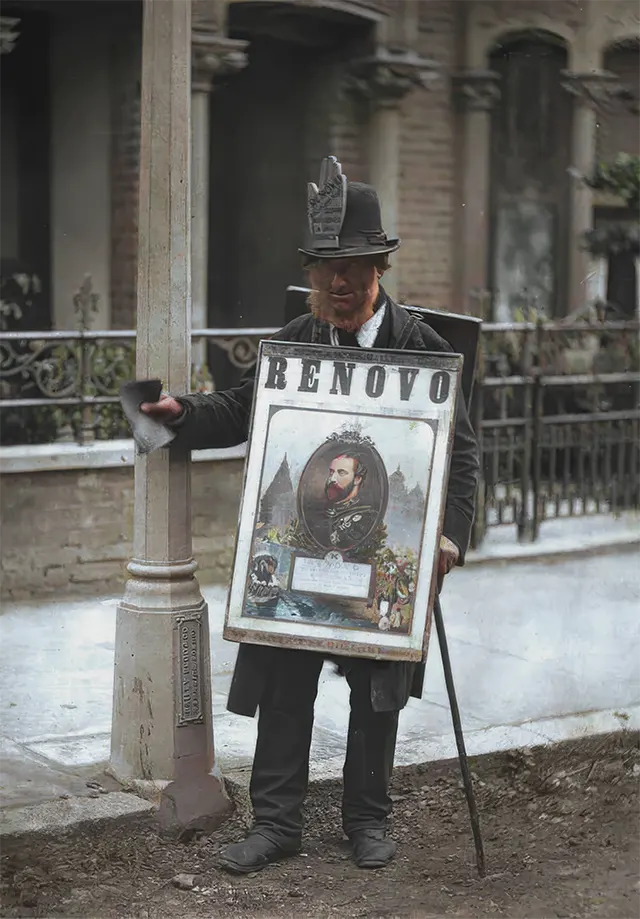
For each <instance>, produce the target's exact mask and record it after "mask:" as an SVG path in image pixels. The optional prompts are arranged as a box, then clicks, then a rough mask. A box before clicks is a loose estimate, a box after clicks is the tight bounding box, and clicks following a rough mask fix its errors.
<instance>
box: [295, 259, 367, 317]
mask: <svg viewBox="0 0 640 919" xmlns="http://www.w3.org/2000/svg"><path fill="white" fill-rule="evenodd" d="M309 285H310V287H311V294H310V296H309V304H310V306H311V311H312V312H313V314H314V316H316V317H317V318H319V319H325V320H326V321H328V322H331V323H333V325H336V326H338V327H339V328H341V329H346V331H350V332H355V331H357V330H358V329H359V328H360V326H361V325H362V324H363V322H366V320H367V319H368V318H369V315H370V314H371V312H372V307H373V304H374V303H375V300H376V297H377V296H378V269H377V268H376V264H375V259H373V258H371V257H368V256H360V257H358V258H351V259H348V258H327V259H325V258H323V259H318V261H316V262H314V263H313V265H312V266H311V267H310V268H309Z"/></svg>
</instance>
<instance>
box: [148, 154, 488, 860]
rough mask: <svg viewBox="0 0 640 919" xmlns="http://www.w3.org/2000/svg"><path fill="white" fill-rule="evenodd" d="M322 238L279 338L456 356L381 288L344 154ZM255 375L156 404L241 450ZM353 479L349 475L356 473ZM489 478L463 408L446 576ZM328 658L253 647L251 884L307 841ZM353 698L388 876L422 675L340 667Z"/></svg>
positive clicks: (172, 420) (245, 844)
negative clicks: (405, 736)
mask: <svg viewBox="0 0 640 919" xmlns="http://www.w3.org/2000/svg"><path fill="white" fill-rule="evenodd" d="M308 216H309V227H308V238H307V241H306V243H305V246H304V247H303V248H302V249H300V252H301V254H302V256H303V265H304V267H305V268H306V270H307V271H308V275H309V283H310V287H311V294H310V297H309V306H310V313H308V314H306V315H304V316H301V317H299V318H297V319H295V320H294V321H293V322H290V323H289V324H288V325H287V326H285V328H284V329H282V331H280V332H279V333H277V334H276V335H275V336H274V337H275V339H276V340H277V341H295V342H315V343H320V344H324V345H335V346H341V347H345V346H350V347H359V348H384V349H398V350H403V349H407V350H410V351H431V352H434V351H435V352H443V351H448V352H450V351H451V350H452V349H451V348H450V346H449V345H448V344H447V343H446V342H445V341H444V340H443V339H442V338H440V337H439V336H438V335H437V334H436V333H435V332H434V331H433V329H432V328H431V327H430V326H428V325H427V324H426V323H424V322H422V321H420V320H418V319H416V318H415V317H413V316H411V315H410V314H409V313H408V312H407V311H405V310H404V309H403V308H402V307H401V306H398V305H397V304H396V303H394V302H393V301H392V300H391V299H390V297H389V296H388V295H387V294H386V293H385V291H384V290H383V288H382V287H381V286H380V283H379V282H380V278H381V277H382V275H383V274H384V272H385V271H386V270H387V268H388V267H389V254H390V253H391V252H394V251H395V250H396V249H397V248H398V246H399V245H400V240H398V239H388V238H387V236H386V234H385V232H384V230H383V229H382V224H381V218H380V205H379V202H378V196H377V194H376V192H375V189H373V188H372V187H371V186H369V185H364V184H361V183H358V182H352V183H347V180H346V177H345V176H343V175H342V170H341V168H340V164H339V163H338V162H337V160H336V159H335V158H334V157H328V158H327V159H325V160H324V161H323V165H322V169H321V180H320V188H319V189H318V188H316V186H315V185H311V186H310V187H309V214H308ZM253 391H254V374H253V373H252V374H250V375H247V376H246V377H245V379H244V380H243V382H242V383H241V384H240V385H239V386H237V387H234V388H233V389H230V390H228V391H227V392H217V393H211V394H192V395H188V396H182V397H179V398H173V397H172V396H163V397H162V398H161V400H160V401H159V402H156V403H152V404H145V405H143V406H142V409H143V411H146V412H147V413H148V414H149V415H151V416H152V417H154V418H156V419H158V420H160V421H162V422H164V423H165V424H168V425H170V426H171V427H172V428H174V429H175V430H176V432H177V433H178V440H179V441H181V442H182V444H183V445H184V447H187V448H191V449H206V448H211V447H231V446H235V445H237V444H240V443H244V442H245V441H246V440H247V437H248V429H249V418H250V412H251V405H252V400H253ZM345 474H347V477H348V470H346V471H345ZM477 476H478V455H477V445H476V439H475V437H474V434H473V431H472V429H471V425H470V423H469V419H468V415H467V409H466V407H465V405H464V403H463V400H459V403H458V411H457V417H456V425H455V435H454V442H453V451H452V459H451V467H450V475H449V482H448V490H447V499H446V509H445V515H444V523H443V534H444V535H443V538H442V543H441V548H440V558H439V574H440V576H441V577H442V576H444V575H445V574H446V573H447V572H448V571H450V569H451V568H452V567H453V566H454V565H456V564H457V565H461V564H463V561H464V555H465V552H466V550H467V547H468V544H469V538H470V533H471V526H472V522H473V514H474V502H475V491H476V483H477ZM324 659H325V656H324V655H323V654H321V653H318V652H314V651H298V650H293V649H289V648H273V647H266V646H260V645H251V644H241V645H240V646H239V649H238V657H237V662H236V667H235V671H234V676H233V681H232V684H231V690H230V693H229V699H228V703H227V707H228V709H229V710H230V711H232V712H234V713H236V714H241V715H247V716H249V717H253V716H254V715H255V713H256V710H257V709H259V719H258V739H257V744H256V751H255V757H254V761H253V770H252V776H251V786H250V793H251V800H252V804H253V810H254V818H255V819H254V825H253V828H252V829H251V832H250V833H249V835H248V836H247V837H246V839H244V840H243V841H242V842H239V843H234V844H233V845H230V846H228V847H227V848H226V850H225V851H224V852H223V853H222V856H221V865H222V867H224V868H226V869H227V870H230V871H233V872H237V873H249V872H252V871H257V870H259V869H261V868H263V867H264V866H265V865H267V864H269V863H270V862H273V861H276V860H277V859H280V858H284V857H286V856H290V855H294V854H295V853H296V852H298V851H299V850H300V847H301V839H302V804H303V801H304V798H305V795H306V791H307V784H308V773H309V747H310V744H311V732H312V728H313V708H314V702H315V698H316V694H317V689H318V679H319V676H320V671H321V670H322V665H323V662H324ZM335 663H338V664H339V667H340V671H341V672H342V673H343V674H344V676H345V677H346V679H347V682H348V683H349V687H350V690H351V696H350V702H351V715H350V720H349V731H348V738H347V756H346V760H345V765H344V794H343V803H342V825H343V829H344V832H345V834H346V835H347V836H348V837H349V839H350V841H351V844H352V852H353V859H354V861H355V864H356V865H357V866H358V867H360V868H382V867H384V866H385V865H387V864H388V863H389V861H390V860H391V859H392V857H393V855H394V853H395V849H396V845H395V843H394V842H393V840H391V839H390V838H389V837H388V836H387V835H386V821H387V817H388V815H389V814H390V812H391V799H390V797H389V782H390V779H391V771H392V768H393V758H394V751H395V744H396V733H397V728H398V713H399V711H400V710H401V709H402V708H404V706H405V705H406V704H407V702H408V700H409V697H410V695H411V694H412V693H413V694H417V695H418V697H420V695H421V690H420V689H416V687H418V686H421V677H422V674H421V673H420V667H424V665H415V664H412V663H406V662H399V661H380V660H369V659H365V658H347V657H340V659H339V661H338V660H336V661H335Z"/></svg>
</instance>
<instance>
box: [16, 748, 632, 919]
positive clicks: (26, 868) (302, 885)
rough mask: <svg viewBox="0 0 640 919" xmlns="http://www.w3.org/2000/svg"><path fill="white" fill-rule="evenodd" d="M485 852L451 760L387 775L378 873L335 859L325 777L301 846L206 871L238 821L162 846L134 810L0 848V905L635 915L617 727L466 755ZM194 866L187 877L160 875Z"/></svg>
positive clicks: (167, 918) (199, 911) (627, 782)
mask: <svg viewBox="0 0 640 919" xmlns="http://www.w3.org/2000/svg"><path fill="white" fill-rule="evenodd" d="M472 768H473V773H474V778H475V786H476V792H477V796H478V805H479V809H480V814H481V819H482V826H483V834H484V842H485V849H486V858H487V876H486V877H485V878H484V879H482V880H481V879H479V878H478V877H477V874H476V869H475V855H474V849H473V843H472V838H471V832H470V827H469V820H468V814H467V810H466V803H465V799H464V796H463V793H462V791H461V785H460V782H459V776H458V773H457V764H456V763H448V764H437V765H436V764H426V765H423V766H414V767H411V768H408V769H399V770H397V771H396V773H395V775H394V783H393V785H394V787H393V795H394V800H395V810H394V815H393V820H392V824H391V833H392V835H393V837H394V838H395V839H397V841H398V843H399V848H398V855H397V857H396V859H395V861H394V862H392V864H391V865H390V866H389V867H388V868H386V869H385V870H383V871H374V872H371V871H369V872H366V871H360V870H358V869H357V868H355V867H354V866H353V864H352V863H351V861H350V859H349V854H348V848H347V844H346V842H345V841H344V840H343V839H342V834H341V832H340V829H339V827H340V823H339V805H340V788H339V786H338V784H337V783H333V782H327V783H324V784H321V785H316V786H315V787H314V789H313V791H312V793H311V795H310V797H309V800H308V806H307V810H306V813H307V834H306V840H305V848H304V850H303V855H301V856H299V857H297V858H294V859H292V860H289V861H286V862H283V863H281V864H279V865H277V866H274V867H270V868H268V869H267V870H265V871H263V872H260V873H257V874H255V875H250V876H248V877H243V878H235V877H232V876H230V875H227V874H224V873H223V872H222V871H220V870H219V869H218V868H217V867H216V857H217V854H218V852H219V850H220V848H221V847H222V846H223V845H225V844H226V843H227V842H229V841H233V840H236V839H237V838H238V837H239V836H240V835H241V834H242V832H243V829H244V826H243V822H244V819H246V818H242V817H241V816H240V815H239V814H238V815H236V816H234V817H233V818H231V819H230V820H229V821H228V822H227V823H226V824H225V825H224V826H223V827H222V828H221V829H220V830H218V831H217V832H216V833H214V834H213V835H211V836H201V837H195V838H192V839H191V840H190V841H189V842H181V843H180V842H176V841H172V840H169V839H167V838H162V837H161V836H159V835H158V833H157V831H156V829H155V827H154V825H153V823H152V822H150V821H149V820H145V821H143V822H137V823H135V824H127V825H120V826H119V827H117V826H112V825H111V826H106V827H105V826H102V827H98V828H93V829H91V830H88V831H74V832H68V833H66V834H61V835H59V836H57V837H40V838H36V837H34V836H32V837H30V838H24V839H22V840H15V841H12V842H11V843H10V844H5V846H4V848H3V852H2V900H1V903H2V916H4V917H17V916H24V917H26V916H56V917H57V916H65V917H67V916H68V917H80V916H82V917H93V919H192V917H193V919H204V917H218V916H220V917H225V919H240V917H243V919H249V917H257V919H272V917H273V919H275V917H277V919H299V917H312V919H325V917H340V919H356V917H361V919H365V917H366V919H395V917H398V919H400V917H403V919H404V917H407V919H408V917H415V919H418V917H419V919H435V917H444V916H457V917H465V919H467V917H468V919H476V917H478V919H479V917H485V916H487V917H488V916H506V917H509V919H525V917H526V919H537V917H540V919H542V917H544V919H547V917H572V916H580V917H607V919H613V917H619V919H635V917H637V916H638V915H640V885H639V883H638V876H639V874H638V867H639V858H638V856H639V848H640V847H639V832H638V829H639V827H638V809H637V807H638V794H637V792H638V777H639V774H640V744H639V736H638V735H637V734H635V733H631V732H622V733H620V734H615V735H606V736H604V735H603V736H599V737H594V738H589V739H586V740H581V741H576V742H571V743H567V744H560V745H556V746H554V747H547V748H538V749H535V750H533V751H527V752H525V751H512V752H510V753H506V754H499V755H492V756H486V757H478V758H476V759H474V760H473V761H472ZM181 873H184V874H188V875H195V877H194V878H193V879H191V880H189V881H188V883H190V884H191V883H192V884H193V885H194V886H193V887H191V889H179V888H178V887H177V886H175V884H176V876H177V875H179V874H181Z"/></svg>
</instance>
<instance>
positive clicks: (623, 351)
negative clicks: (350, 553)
mask: <svg viewBox="0 0 640 919" xmlns="http://www.w3.org/2000/svg"><path fill="white" fill-rule="evenodd" d="M639 330H640V325H639V324H638V323H637V322H615V323H614V322H609V323H605V324H590V323H572V324H570V325H569V324H566V323H562V322H556V323H551V322H547V323H538V324H533V323H522V324H516V325H514V324H488V325H486V326H484V327H483V332H482V345H481V356H480V361H479V365H478V373H477V383H476V389H475V395H474V404H473V406H472V415H473V419H474V424H475V429H476V432H477V435H478V439H479V443H480V450H481V457H482V466H481V468H482V472H481V481H480V488H479V500H478V512H477V515H476V523H475V530H474V543H475V544H476V545H478V544H479V543H480V542H481V541H482V539H483V537H484V534H485V532H486V530H487V528H488V527H492V526H498V525H502V524H505V525H506V524H512V525H514V526H515V528H516V529H517V532H518V535H519V538H521V539H535V538H536V537H537V535H538V531H539V527H540V524H541V522H542V521H544V520H546V519H549V518H551V517H562V516H583V515H586V514H591V513H597V512H606V511H616V510H620V509H623V508H634V507H639V506H640V494H639V492H640V456H639V453H640V365H639V359H638V332H639ZM276 331H277V329H275V328H250V329H203V330H199V331H197V332H194V333H193V345H194V348H193V352H194V356H195V357H196V358H197V360H196V363H195V364H194V367H193V375H192V389H194V390H197V389H199V390H201V391H202V390H205V391H206V390H213V389H224V388H227V387H228V386H231V385H233V384H234V383H235V382H237V380H238V379H239V377H240V375H241V374H242V372H244V371H245V370H247V369H248V368H250V367H251V366H253V364H254V363H255V360H256V357H257V353H258V343H259V341H260V339H261V338H265V337H267V336H269V335H271V334H273V333H274V332H276ZM134 352H135V332H133V331H118V330H113V331H102V332H99V331H78V332H48V333H41V332H0V418H1V421H2V440H3V443H5V444H6V443H34V442H51V441H73V440H76V441H77V442H79V443H87V442H90V441H92V440H95V439H96V438H99V439H108V438H113V437H118V436H120V437H126V436H128V426H127V424H126V422H125V420H124V418H123V416H122V413H121V409H120V404H119V399H118V389H119V386H120V383H121V382H122V381H123V380H124V379H132V378H133V377H134V376H135V370H134V363H135V353H134Z"/></svg>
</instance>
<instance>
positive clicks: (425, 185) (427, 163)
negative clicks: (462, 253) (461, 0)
mask: <svg viewBox="0 0 640 919" xmlns="http://www.w3.org/2000/svg"><path fill="white" fill-rule="evenodd" d="M456 6H457V4H456V3H451V2H449V0H432V2H429V3H421V4H420V18H419V33H418V45H417V49H416V50H418V51H419V52H420V53H421V54H422V55H424V56H425V57H426V58H430V59H432V60H434V61H436V62H437V63H438V64H439V65H440V66H441V67H442V79H440V80H439V81H438V82H437V83H436V84H435V85H434V87H433V88H432V89H429V90H416V91H415V92H413V93H411V95H410V96H409V97H408V98H407V99H406V100H405V101H404V103H403V107H402V133H401V160H400V202H399V232H400V237H401V239H402V246H401V248H400V250H399V252H398V255H397V256H395V258H396V259H397V261H398V263H399V267H400V298H401V299H403V300H405V302H407V303H419V304H420V305H422V306H426V307H443V308H445V309H449V308H453V307H454V304H453V303H452V295H453V291H452V278H453V234H454V188H455V162H454V131H455V122H454V118H455V116H454V112H453V108H452V105H451V90H450V85H449V74H450V73H451V71H452V70H453V69H454V68H455V52H456V23H455V16H456Z"/></svg>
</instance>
